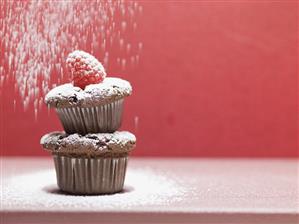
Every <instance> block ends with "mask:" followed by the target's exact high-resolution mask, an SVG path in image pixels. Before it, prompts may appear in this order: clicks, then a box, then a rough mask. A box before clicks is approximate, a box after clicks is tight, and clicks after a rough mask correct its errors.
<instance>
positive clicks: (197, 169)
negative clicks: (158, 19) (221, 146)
mask: <svg viewBox="0 0 299 224" xmlns="http://www.w3.org/2000/svg"><path fill="white" fill-rule="evenodd" d="M0 168H1V193H2V194H1V211H0V215H1V216H0V218H1V219H0V221H1V222H0V223H1V224H2V223H299V203H298V201H299V194H298V185H299V184H298V183H299V182H298V170H299V169H298V168H299V160H295V159H280V160H276V159H251V160H246V159H167V158H165V159H160V158H131V159H130V162H129V167H128V171H127V176H126V182H125V189H124V191H123V192H121V193H118V194H114V195H104V196H73V195H67V194H64V193H62V192H60V191H59V190H58V189H57V186H56V179H55V178H56V177H55V171H54V165H53V162H52V160H51V159H49V158H30V157H27V158H26V157H25V158H1V167H0Z"/></svg>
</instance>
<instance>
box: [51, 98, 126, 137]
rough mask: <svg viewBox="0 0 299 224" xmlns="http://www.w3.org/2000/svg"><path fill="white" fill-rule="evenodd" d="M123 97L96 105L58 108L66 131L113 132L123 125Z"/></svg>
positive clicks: (69, 132)
mask: <svg viewBox="0 0 299 224" xmlns="http://www.w3.org/2000/svg"><path fill="white" fill-rule="evenodd" d="M123 101H124V100H123V99H120V100H117V101H114V102H112V103H109V104H105V105H101V106H94V107H78V106H76V107H69V108H57V109H56V111H57V114H58V117H59V119H60V121H61V123H62V125H63V128H64V130H65V132H66V133H68V134H73V133H78V134H81V135H85V134H87V133H109V132H110V133H111V132H114V131H116V130H117V129H119V128H120V126H121V120H122V111H123Z"/></svg>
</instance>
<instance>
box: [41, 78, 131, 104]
mask: <svg viewBox="0 0 299 224" xmlns="http://www.w3.org/2000/svg"><path fill="white" fill-rule="evenodd" d="M131 93H132V86H131V84H130V83H129V82H128V81H126V80H123V79H120V78H110V77H107V78H105V79H104V80H103V81H102V82H101V83H98V84H90V85H87V86H86V87H85V88H84V89H82V88H80V87H77V86H74V85H73V84H72V83H68V84H64V85H60V86H57V87H55V88H54V89H52V90H51V91H50V92H48V94H47V95H46V96H45V103H46V104H47V105H48V106H49V107H55V108H66V107H74V106H80V107H92V106H100V105H104V104H108V103H110V102H113V101H116V100H118V99H122V98H124V97H126V96H129V95H131Z"/></svg>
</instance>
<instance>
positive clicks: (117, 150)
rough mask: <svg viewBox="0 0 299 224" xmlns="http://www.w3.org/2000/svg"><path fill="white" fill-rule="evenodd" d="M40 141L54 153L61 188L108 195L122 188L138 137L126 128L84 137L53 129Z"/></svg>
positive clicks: (71, 191) (81, 192)
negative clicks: (128, 162)
mask: <svg viewBox="0 0 299 224" xmlns="http://www.w3.org/2000/svg"><path fill="white" fill-rule="evenodd" d="M40 144H41V145H42V146H43V148H44V149H45V150H47V151H49V152H50V153H51V154H52V155H53V158H54V163H55V169H56V175H57V183H58V187H59V188H60V189H61V190H63V191H66V192H69V193H73V194H105V193H115V192H119V191H121V190H122V189H123V185H124V179H125V173H126V167H127V160H128V155H129V153H130V152H131V151H132V150H133V148H134V147H135V144H136V138H135V136H134V135H133V134H131V133H130V132H126V131H116V132H114V133H97V134H87V135H85V136H83V135H80V134H71V135H68V134H66V133H64V132H52V133H49V134H46V135H44V136H43V137H42V138H41V141H40Z"/></svg>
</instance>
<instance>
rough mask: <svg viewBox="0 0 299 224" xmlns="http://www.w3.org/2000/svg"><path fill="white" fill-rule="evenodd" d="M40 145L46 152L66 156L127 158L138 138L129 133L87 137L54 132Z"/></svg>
mask: <svg viewBox="0 0 299 224" xmlns="http://www.w3.org/2000/svg"><path fill="white" fill-rule="evenodd" d="M40 144H41V145H42V146H43V147H44V149H45V150H47V151H50V152H52V153H53V154H59V155H64V156H72V157H76V156H84V157H97V156H101V157H103V156H112V155H113V156H126V155H127V154H128V153H129V152H130V151H131V150H132V149H133V148H134V147H135V144H136V138H135V136H134V135H133V134H132V133H130V132H127V131H116V132H114V133H97V134H87V135H79V134H71V135H68V134H66V133H64V132H52V133H49V134H46V135H44V136H43V137H42V138H41V141H40Z"/></svg>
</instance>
